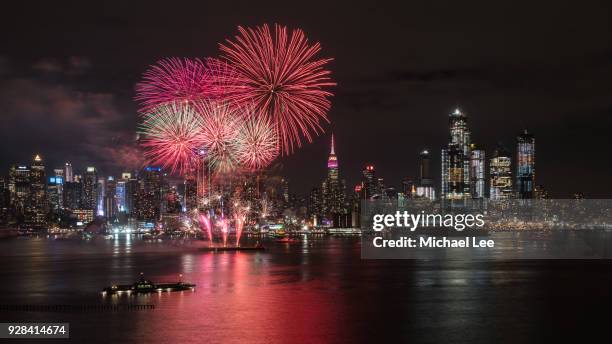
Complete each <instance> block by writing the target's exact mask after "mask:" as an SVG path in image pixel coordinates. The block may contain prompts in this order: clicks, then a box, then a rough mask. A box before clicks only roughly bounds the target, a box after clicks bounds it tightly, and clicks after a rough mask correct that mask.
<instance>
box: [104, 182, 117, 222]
mask: <svg viewBox="0 0 612 344" xmlns="http://www.w3.org/2000/svg"><path fill="white" fill-rule="evenodd" d="M117 204H118V202H117V181H116V180H115V178H114V177H113V176H109V177H108V178H107V179H106V184H105V189H104V216H106V218H107V219H108V220H111V219H113V218H114V217H115V216H117V210H118V209H119V208H118V206H117Z"/></svg>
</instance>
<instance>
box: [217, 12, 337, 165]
mask: <svg viewBox="0 0 612 344" xmlns="http://www.w3.org/2000/svg"><path fill="white" fill-rule="evenodd" d="M238 30H239V32H240V34H239V35H238V36H236V37H235V41H231V40H227V41H226V44H221V45H220V48H221V51H222V52H223V53H224V57H225V58H226V59H227V60H228V61H229V62H230V63H231V64H232V66H233V67H234V68H235V69H236V74H237V75H236V79H237V80H236V83H235V85H237V86H235V87H231V85H230V88H231V89H230V91H229V92H227V95H228V99H230V100H231V101H233V102H235V103H237V104H254V105H255V111H256V114H257V115H258V116H263V117H265V118H266V119H268V120H270V121H271V122H272V124H273V125H274V128H275V130H276V131H277V133H278V134H277V135H278V144H277V145H278V146H279V148H280V150H281V152H282V153H284V154H290V153H291V152H292V151H293V150H294V148H295V147H296V146H297V147H300V146H301V143H302V137H305V138H306V139H307V140H308V141H309V142H311V141H312V135H313V134H319V133H320V132H322V131H323V130H322V127H321V124H320V122H321V120H324V121H329V120H328V118H327V111H328V110H329V108H330V101H329V99H328V98H329V97H330V96H332V93H330V92H329V91H326V90H325V88H326V87H327V86H333V85H335V83H334V82H332V81H331V79H330V72H329V71H328V70H326V69H325V68H324V67H325V65H326V64H327V63H328V62H329V61H330V60H331V59H316V58H315V55H316V54H317V53H318V52H319V51H320V50H321V47H320V45H319V43H315V44H312V45H311V44H309V43H308V40H307V39H306V36H305V35H304V33H303V32H302V31H301V30H299V29H298V30H293V31H292V32H291V34H290V35H289V34H288V32H287V28H286V27H284V26H280V25H278V24H277V25H275V26H274V33H272V32H271V30H270V28H269V27H268V25H263V26H259V27H256V28H254V29H253V28H246V29H245V28H243V27H239V28H238Z"/></svg>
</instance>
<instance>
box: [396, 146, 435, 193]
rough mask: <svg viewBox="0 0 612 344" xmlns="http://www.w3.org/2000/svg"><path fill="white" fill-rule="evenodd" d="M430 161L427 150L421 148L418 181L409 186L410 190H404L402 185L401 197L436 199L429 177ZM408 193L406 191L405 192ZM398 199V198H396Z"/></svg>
mask: <svg viewBox="0 0 612 344" xmlns="http://www.w3.org/2000/svg"><path fill="white" fill-rule="evenodd" d="M430 166H431V162H430V158H429V150H427V149H423V150H422V151H421V153H419V183H418V185H417V186H416V187H414V185H412V186H411V188H410V190H406V187H405V186H404V188H403V192H402V194H403V195H402V198H403V197H417V198H427V199H430V200H432V201H433V200H435V199H436V191H435V188H434V185H433V180H432V179H431V168H430ZM408 191H409V192H410V193H407V192H408ZM398 200H399V199H398Z"/></svg>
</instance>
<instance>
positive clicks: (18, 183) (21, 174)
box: [8, 165, 31, 218]
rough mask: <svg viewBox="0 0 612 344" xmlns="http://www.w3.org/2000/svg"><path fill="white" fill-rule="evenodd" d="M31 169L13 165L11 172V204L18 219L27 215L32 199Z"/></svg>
mask: <svg viewBox="0 0 612 344" xmlns="http://www.w3.org/2000/svg"><path fill="white" fill-rule="evenodd" d="M30 183H31V181H30V168H29V167H28V166H26V165H13V166H11V169H10V170H9V185H8V187H9V194H10V202H11V206H12V208H13V209H15V212H16V215H17V217H18V218H20V217H22V216H23V215H24V213H25V208H26V204H27V203H28V200H29V199H30Z"/></svg>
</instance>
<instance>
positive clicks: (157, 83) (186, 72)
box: [136, 58, 219, 112]
mask: <svg viewBox="0 0 612 344" xmlns="http://www.w3.org/2000/svg"><path fill="white" fill-rule="evenodd" d="M205 61H208V60H205ZM205 61H202V60H200V59H188V58H184V59H180V58H167V59H163V60H160V61H158V62H157V63H156V64H155V65H152V66H150V67H149V69H148V70H147V71H146V72H145V73H144V74H143V78H142V81H141V82H139V83H138V84H136V100H137V101H138V102H139V103H140V104H141V112H149V111H150V110H151V109H153V108H155V107H157V106H159V105H163V104H167V103H172V102H186V103H189V102H193V101H197V100H200V99H202V98H205V97H214V96H216V95H217V94H218V93H219V87H218V83H217V81H216V80H217V79H216V78H217V77H218V76H219V75H215V74H212V73H211V72H210V71H209V67H207V62H205ZM215 61H216V60H215ZM215 61H211V64H213V65H214V66H217V65H218V63H217V62H215ZM215 68H216V67H215Z"/></svg>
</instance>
